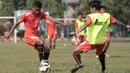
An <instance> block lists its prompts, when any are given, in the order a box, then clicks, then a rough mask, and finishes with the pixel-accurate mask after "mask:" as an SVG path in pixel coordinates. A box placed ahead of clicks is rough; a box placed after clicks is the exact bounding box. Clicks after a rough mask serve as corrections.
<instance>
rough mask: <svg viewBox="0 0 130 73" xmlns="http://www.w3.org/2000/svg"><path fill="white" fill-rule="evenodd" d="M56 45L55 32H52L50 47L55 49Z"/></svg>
mask: <svg viewBox="0 0 130 73" xmlns="http://www.w3.org/2000/svg"><path fill="white" fill-rule="evenodd" d="M55 47H56V34H53V39H52V48H53V50H55Z"/></svg>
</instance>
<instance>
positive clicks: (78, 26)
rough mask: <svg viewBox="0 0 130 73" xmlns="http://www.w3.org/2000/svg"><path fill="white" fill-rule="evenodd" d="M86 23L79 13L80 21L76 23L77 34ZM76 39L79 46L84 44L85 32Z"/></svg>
mask: <svg viewBox="0 0 130 73" xmlns="http://www.w3.org/2000/svg"><path fill="white" fill-rule="evenodd" d="M84 24H85V22H84V21H83V20H82V14H81V13H78V19H77V20H76V22H75V32H76V31H77V30H79V29H80V27H81V26H82V25H84ZM76 39H77V41H78V44H80V43H82V42H83V41H84V40H85V31H81V32H80V33H78V34H77V35H76Z"/></svg>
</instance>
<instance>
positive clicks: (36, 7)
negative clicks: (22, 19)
mask: <svg viewBox="0 0 130 73" xmlns="http://www.w3.org/2000/svg"><path fill="white" fill-rule="evenodd" d="M41 7H42V3H41V2H40V1H35V2H34V3H33V8H32V11H33V14H34V15H35V16H37V15H38V14H39V13H40V11H41Z"/></svg>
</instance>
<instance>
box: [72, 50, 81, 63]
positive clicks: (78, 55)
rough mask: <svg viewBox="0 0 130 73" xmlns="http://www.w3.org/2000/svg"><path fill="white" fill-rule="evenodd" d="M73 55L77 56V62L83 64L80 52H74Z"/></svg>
mask: <svg viewBox="0 0 130 73" xmlns="http://www.w3.org/2000/svg"><path fill="white" fill-rule="evenodd" d="M73 56H74V58H75V60H76V62H77V64H81V63H82V62H81V55H80V54H75V53H73Z"/></svg>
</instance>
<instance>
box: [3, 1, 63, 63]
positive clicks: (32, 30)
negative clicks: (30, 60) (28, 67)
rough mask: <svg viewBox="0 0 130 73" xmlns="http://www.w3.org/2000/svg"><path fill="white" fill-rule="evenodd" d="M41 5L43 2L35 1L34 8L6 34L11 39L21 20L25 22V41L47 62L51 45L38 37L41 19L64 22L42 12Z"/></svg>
mask: <svg viewBox="0 0 130 73" xmlns="http://www.w3.org/2000/svg"><path fill="white" fill-rule="evenodd" d="M41 7H42V4H41V2H40V1H35V2H34V3H33V7H32V10H29V11H26V12H25V13H24V14H23V15H22V16H21V17H20V18H19V19H18V21H17V22H16V23H15V24H14V25H13V27H12V29H11V31H10V32H9V34H8V35H7V36H5V39H9V37H10V36H11V34H12V33H13V31H14V29H15V28H16V27H17V26H18V25H19V24H20V23H21V22H24V27H25V34H24V41H25V42H26V43H27V44H28V45H31V46H32V47H33V48H35V49H36V50H37V51H38V54H39V59H40V62H41V63H47V62H48V58H49V55H50V47H49V45H48V44H47V43H46V41H45V40H44V39H41V38H39V37H38V26H39V21H40V20H42V19H48V20H50V21H53V22H55V23H59V24H62V25H64V24H63V23H61V22H59V21H57V20H55V19H54V18H52V17H49V16H48V15H46V14H45V13H43V12H41ZM41 63H40V64H41Z"/></svg>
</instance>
